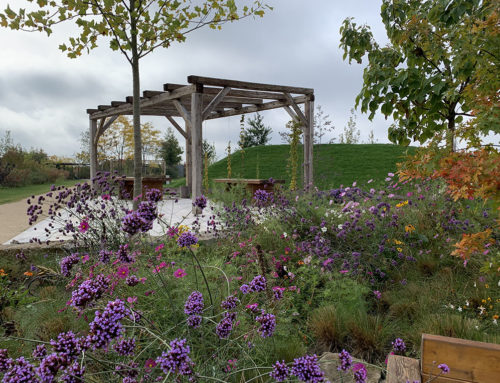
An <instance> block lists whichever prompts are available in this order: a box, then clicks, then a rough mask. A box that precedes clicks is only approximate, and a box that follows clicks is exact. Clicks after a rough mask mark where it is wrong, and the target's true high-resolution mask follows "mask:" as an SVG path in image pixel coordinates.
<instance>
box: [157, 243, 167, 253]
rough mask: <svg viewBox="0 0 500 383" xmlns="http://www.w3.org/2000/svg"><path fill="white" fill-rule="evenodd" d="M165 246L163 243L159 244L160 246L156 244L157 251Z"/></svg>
mask: <svg viewBox="0 0 500 383" xmlns="http://www.w3.org/2000/svg"><path fill="white" fill-rule="evenodd" d="M164 247H165V244H163V243H161V244H159V245H158V246H156V248H155V252H159V251H160V250H161V249H163V248H164Z"/></svg>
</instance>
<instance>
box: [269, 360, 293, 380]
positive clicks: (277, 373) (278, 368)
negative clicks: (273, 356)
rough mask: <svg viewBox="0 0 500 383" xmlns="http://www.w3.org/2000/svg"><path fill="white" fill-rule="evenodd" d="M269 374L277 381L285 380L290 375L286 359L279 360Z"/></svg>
mask: <svg viewBox="0 0 500 383" xmlns="http://www.w3.org/2000/svg"><path fill="white" fill-rule="evenodd" d="M269 376H270V377H271V378H273V379H274V380H275V381H276V382H284V381H285V380H287V379H288V377H289V376H290V369H289V368H288V366H287V365H286V363H285V361H284V360H282V361H281V362H280V361H277V362H276V363H274V364H273V370H272V371H271V372H270V373H269Z"/></svg>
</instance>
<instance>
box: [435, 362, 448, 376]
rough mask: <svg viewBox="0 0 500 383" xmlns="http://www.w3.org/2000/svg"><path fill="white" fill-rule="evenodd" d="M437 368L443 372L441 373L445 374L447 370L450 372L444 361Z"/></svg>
mask: <svg viewBox="0 0 500 383" xmlns="http://www.w3.org/2000/svg"><path fill="white" fill-rule="evenodd" d="M438 368H439V369H440V370H441V371H442V372H443V374H447V373H448V372H450V368H449V367H448V365H447V364H445V363H441V364H439V365H438Z"/></svg>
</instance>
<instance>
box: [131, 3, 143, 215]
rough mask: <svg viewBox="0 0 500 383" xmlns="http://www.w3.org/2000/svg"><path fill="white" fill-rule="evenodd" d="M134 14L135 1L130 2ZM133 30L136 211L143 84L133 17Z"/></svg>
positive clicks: (140, 179)
mask: <svg viewBox="0 0 500 383" xmlns="http://www.w3.org/2000/svg"><path fill="white" fill-rule="evenodd" d="M130 7H131V13H133V8H134V1H133V0H132V1H130ZM131 30H132V33H131V35H132V44H131V45H132V46H131V50H132V81H133V97H134V101H133V112H134V209H137V206H138V205H139V201H138V200H137V199H136V198H137V197H138V196H139V195H141V194H142V140H141V105H140V97H141V84H140V78H139V54H138V53H137V28H136V20H135V19H134V17H133V16H132V17H131Z"/></svg>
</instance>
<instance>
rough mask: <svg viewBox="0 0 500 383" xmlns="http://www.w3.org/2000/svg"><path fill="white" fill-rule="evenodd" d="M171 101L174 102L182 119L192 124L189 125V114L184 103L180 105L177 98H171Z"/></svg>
mask: <svg viewBox="0 0 500 383" xmlns="http://www.w3.org/2000/svg"><path fill="white" fill-rule="evenodd" d="M172 102H173V103H174V105H175V108H176V109H177V111H178V112H179V114H180V115H181V117H182V118H183V119H184V121H186V124H188V125H189V126H192V125H191V114H190V113H189V112H188V111H187V109H186V108H185V107H184V105H182V104H181V103H180V101H179V100H172Z"/></svg>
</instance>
